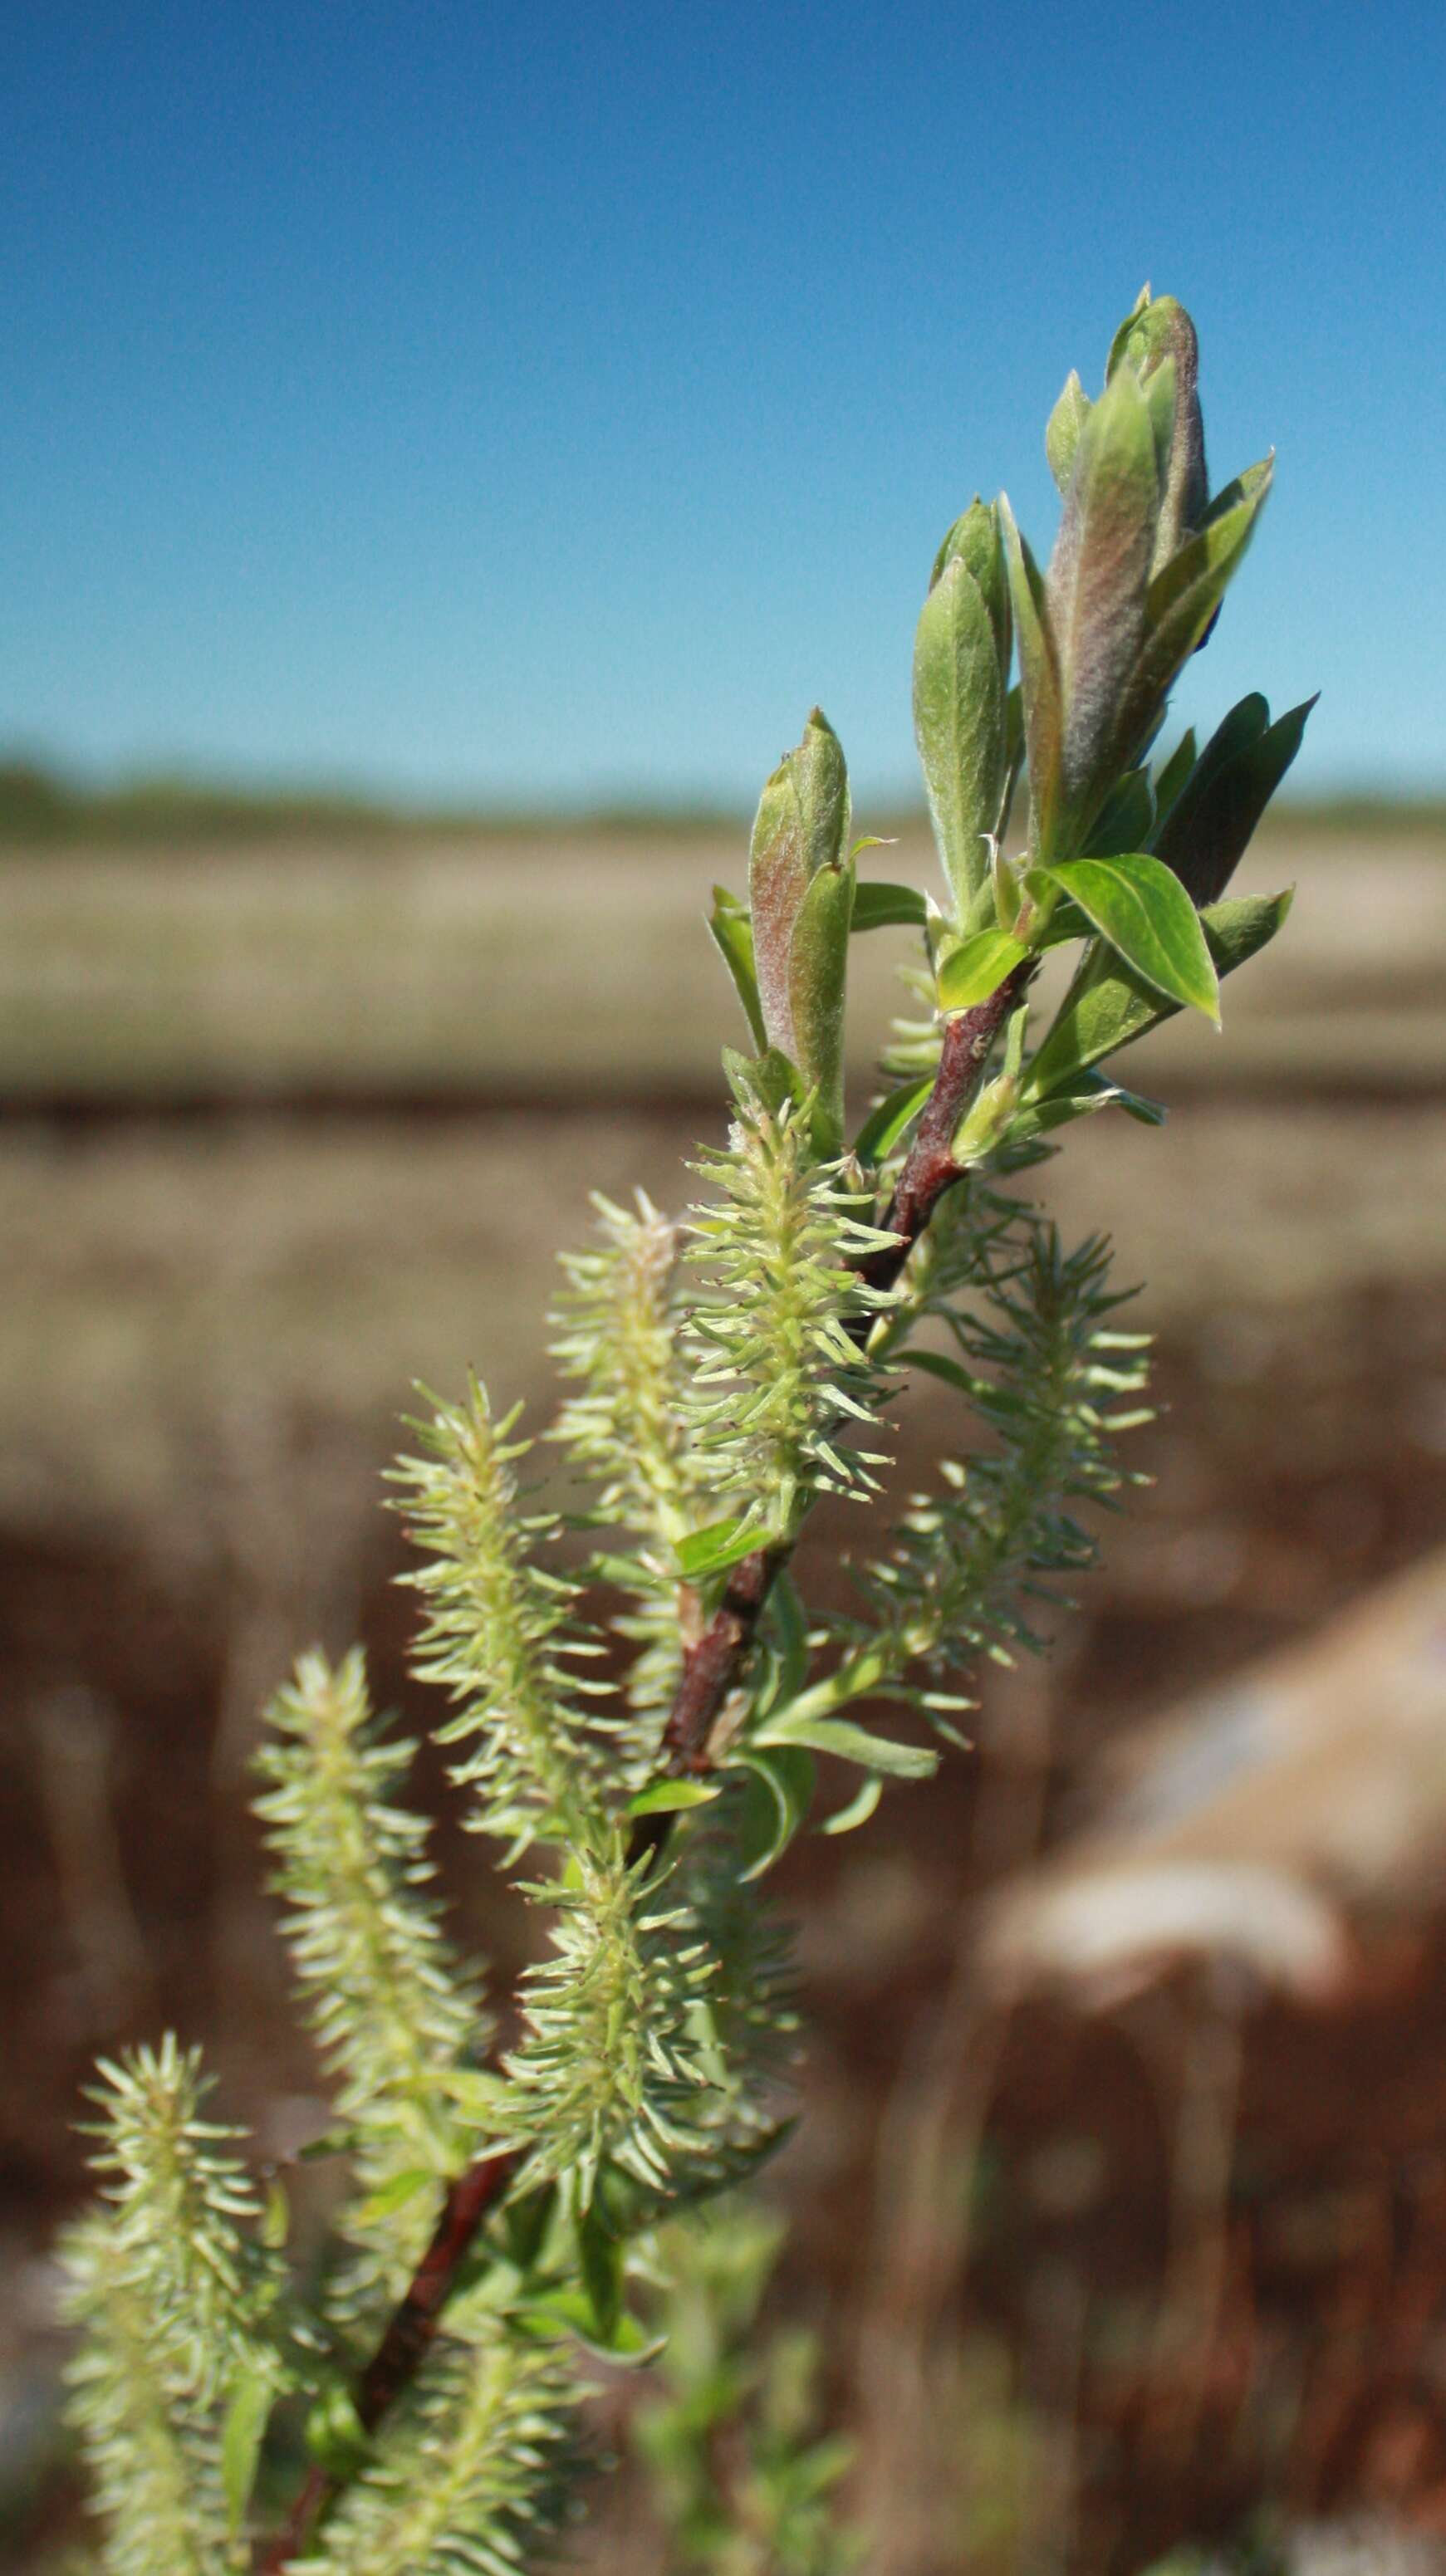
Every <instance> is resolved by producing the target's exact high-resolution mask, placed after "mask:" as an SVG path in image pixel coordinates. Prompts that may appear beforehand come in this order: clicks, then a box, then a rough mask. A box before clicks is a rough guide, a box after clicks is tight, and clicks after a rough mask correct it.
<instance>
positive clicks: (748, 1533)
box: [676, 1512, 764, 1583]
mask: <svg viewBox="0 0 1446 2576" xmlns="http://www.w3.org/2000/svg"><path fill="white" fill-rule="evenodd" d="M763 1541H764V1533H763V1531H762V1530H761V1529H760V1527H759V1525H758V1523H757V1521H756V1520H750V1519H749V1518H748V1517H747V1516H746V1515H745V1514H741V1513H738V1512H732V1513H730V1514H729V1516H728V1518H727V1520H723V1521H710V1522H709V1523H708V1525H707V1528H706V1529H698V1530H690V1532H689V1534H688V1536H687V1537H686V1538H685V1539H682V1540H680V1542H679V1544H678V1548H677V1551H676V1553H677V1559H678V1571H679V1573H680V1574H681V1575H682V1576H683V1578H684V1580H685V1582H688V1583H696V1582H698V1581H699V1579H700V1578H701V1577H702V1576H703V1575H705V1574H722V1573H723V1572H724V1570H725V1568H726V1567H728V1566H730V1565H738V1564H740V1563H741V1562H742V1560H743V1558H744V1557H745V1556H751V1555H752V1554H753V1551H754V1549H755V1548H757V1547H761V1546H762V1545H763Z"/></svg>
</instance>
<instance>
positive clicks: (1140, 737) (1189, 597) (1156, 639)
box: [1110, 457, 1274, 764]
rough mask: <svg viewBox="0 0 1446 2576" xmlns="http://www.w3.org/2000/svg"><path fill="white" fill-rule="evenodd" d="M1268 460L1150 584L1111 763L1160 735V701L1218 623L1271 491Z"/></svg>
mask: <svg viewBox="0 0 1446 2576" xmlns="http://www.w3.org/2000/svg"><path fill="white" fill-rule="evenodd" d="M1273 470H1274V469H1273V466H1272V462H1271V460H1270V459H1269V458H1268V457H1267V458H1266V459H1265V460H1264V462H1263V463H1262V464H1260V465H1253V466H1251V467H1250V469H1249V471H1248V472H1247V473H1245V474H1243V475H1242V476H1241V477H1240V479H1239V481H1238V482H1237V483H1233V484H1231V485H1230V486H1229V487H1228V489H1227V490H1226V491H1224V492H1222V493H1221V494H1220V495H1219V497H1218V498H1217V499H1216V500H1215V501H1214V502H1212V504H1211V508H1210V515H1209V517H1208V519H1207V520H1206V523H1205V525H1204V527H1203V528H1202V529H1201V530H1200V532H1199V534H1198V536H1194V537H1192V538H1191V539H1190V540H1189V543H1188V544H1187V545H1184V546H1182V547H1181V549H1180V551H1179V553H1178V554H1176V555H1174V556H1173V557H1172V558H1171V560H1170V561H1169V563H1167V564H1166V565H1165V566H1164V568H1163V570H1162V571H1160V572H1158V573H1156V574H1155V576H1154V579H1153V580H1152V581H1151V583H1150V588H1149V594H1148V597H1147V599H1146V602H1145V636H1144V641H1143V643H1142V645H1141V647H1140V652H1139V655H1138V658H1137V660H1136V663H1135V666H1134V669H1133V670H1132V672H1131V674H1130V677H1129V682H1128V685H1127V687H1126V688H1125V690H1124V692H1123V695H1122V697H1121V700H1120V705H1119V710H1118V716H1117V721H1116V725H1115V731H1114V735H1113V739H1112V743H1111V747H1110V758H1111V759H1112V760H1113V761H1115V762H1116V763H1119V764H1123V763H1126V762H1129V761H1132V760H1133V759H1134V758H1135V757H1136V756H1137V753H1138V751H1139V750H1140V748H1141V747H1142V745H1143V744H1144V743H1145V742H1146V741H1147V740H1148V739H1149V736H1150V734H1151V732H1152V731H1153V730H1154V729H1155V728H1157V727H1158V725H1159V721H1160V715H1161V710H1162V708H1163V704H1164V701H1165V699H1166V697H1167V696H1168V694H1169V692H1170V690H1171V688H1172V687H1173V686H1174V683H1175V681H1176V679H1177V677H1178V676H1179V673H1180V672H1181V670H1182V669H1183V668H1184V665H1185V664H1186V662H1187V661H1188V660H1189V658H1190V656H1191V654H1192V653H1193V652H1194V651H1195V650H1196V648H1197V646H1198V645H1200V644H1201V643H1202V642H1203V641H1204V639H1205V636H1206V634H1207V632H1208V630H1209V628H1210V626H1211V624H1212V622H1213V620H1214V618H1215V616H1216V613H1217V611H1218V609H1219V606H1220V602H1221V600H1222V599H1223V598H1224V596H1225V592H1226V589H1227V587H1228V586H1229V583H1230V582H1231V580H1232V579H1233V578H1234V576H1235V574H1236V573H1237V572H1238V570H1239V568H1240V565H1241V563H1242V562H1243V560H1244V556H1245V550H1246V548H1247V546H1248V545H1249V543H1250V540H1251V537H1252V536H1253V534H1254V532H1255V526H1256V522H1257V520H1258V519H1259V516H1260V513H1261V510H1262V509H1263V507H1264V505H1265V501H1266V498H1267V495H1268V494H1269V491H1270V483H1271V475H1272V472H1273Z"/></svg>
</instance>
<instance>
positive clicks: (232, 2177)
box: [91, 2031, 278, 2404]
mask: <svg viewBox="0 0 1446 2576" xmlns="http://www.w3.org/2000/svg"><path fill="white" fill-rule="evenodd" d="M98 2071H99V2073H100V2075H101V2078H102V2083H101V2084H100V2085H99V2086H97V2088H96V2090H95V2094H94V2096H93V2098H94V2099H95V2101H96V2102H97V2103H98V2104H99V2105H100V2108H101V2113H102V2119H101V2123H100V2137H101V2144H100V2146H99V2148H98V2149H97V2151H96V2153H95V2155H94V2156H93V2158H92V2160H91V2161H92V2165H93V2167H94V2170H95V2171H96V2172H97V2173H98V2174H100V2175H102V2176H103V2177H104V2178H105V2179H104V2182H103V2194H104V2197H105V2199H106V2200H107V2201H108V2202H109V2204H110V2208H111V2213H112V2214H111V2227H112V2232H113V2236H114V2241H115V2245H116V2248H117V2252H118V2255H119V2258H120V2260H121V2262H122V2263H123V2264H124V2265H125V2266H127V2267H128V2269H129V2273H130V2277H131V2278H132V2279H133V2281H134V2282H135V2284H136V2286H137V2287H138V2288H142V2289H143V2290H144V2293H145V2297H146V2302H147V2307H148V2310H149V2317H150V2324H149V2331H150V2334H151V2336H152V2338H153V2340H154V2343H155V2347H156V2349H157V2351H158V2352H159V2351H164V2353H165V2355H166V2357H167V2367H168V2370H169V2372H170V2374H171V2377H172V2379H173V2380H174V2382H175V2384H176V2385H177V2386H178V2387H183V2388H185V2389H186V2390H187V2391H189V2392H190V2393H191V2394H193V2395H194V2396H195V2397H196V2398H197V2399H198V2400H199V2401H200V2402H201V2403H202V2404H206V2403H209V2402H210V2400H211V2399H212V2398H213V2397H214V2396H215V2394H216V2392H217V2390H218V2389H219V2388H220V2387H221V2386H222V2384H223V2383H224V2381H225V2380H226V2379H227V2377H228V2376H229V2375H230V2373H231V2372H232V2371H233V2370H234V2369H235V2368H236V2367H237V2366H238V2365H242V2364H247V2363H250V2362H252V2361H254V2359H255V2358H256V2354H257V2349H258V2336H259V2335H260V2333H261V2331H262V2328H263V2323H264V2319H265V2317H266V2315H267V2312H268V2310H269V2309H270V2308H271V2307H272V2305H273V2304H274V2301H275V2296H276V2291H277V2287H278V2272H277V2266H276V2264H275V2262H274V2260H273V2259H272V2258H271V2257H270V2256H269V2255H267V2254H266V2253H265V2252H264V2251H263V2250H262V2248H261V2247H260V2245H259V2244H258V2242H257V2241H256V2239H255V2237H254V2236H253V2234H252V2233H251V2232H250V2231H251V2229H252V2227H253V2225H254V2222H255V2221H256V2219H257V2218H258V2216H259V2201H258V2196H257V2192H256V2187H255V2185H254V2183H253V2182H252V2180H251V2178H250V2176H249V2174H247V2173H246V2171H245V2169H244V2167H243V2166H242V2165H240V2164H239V2163H238V2162H237V2160H236V2158H235V2157H234V2156H233V2155H230V2154H228V2153H227V2151H226V2150H227V2144H228V2142H229V2141H230V2140H232V2139H234V2138H237V2137H239V2136H240V2134H241V2132H240V2131H239V2130H236V2129H231V2128H226V2127H224V2126H221V2125H220V2124H218V2123H217V2122H215V2121H213V2120H206V2119H203V2118H202V2116H201V2105H202V2103H203V2101H204V2099H205V2096H206V2094H207V2093H208V2092H209V2090H210V2082H209V2080H208V2079H207V2078H205V2077H204V2076H203V2075H202V2073H201V2054H200V2050H199V2049H183V2048H181V2046H180V2045H179V2043H178V2041H177V2040H176V2038H175V2037H174V2035H173V2034H172V2033H171V2032H169V2031H168V2032H167V2034H166V2036H165V2038H164V2039H163V2040H162V2042H161V2044H160V2046H159V2048H154V2049H152V2048H137V2049H134V2050H132V2051H131V2052H130V2053H129V2054H128V2055H127V2056H125V2057H123V2058H121V2059H120V2060H118V2061H116V2062H114V2063H112V2062H110V2061H108V2060H102V2062H101V2065H100V2068H99V2070H98Z"/></svg>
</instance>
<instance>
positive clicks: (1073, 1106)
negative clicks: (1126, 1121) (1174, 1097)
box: [1009, 1072, 1167, 1144]
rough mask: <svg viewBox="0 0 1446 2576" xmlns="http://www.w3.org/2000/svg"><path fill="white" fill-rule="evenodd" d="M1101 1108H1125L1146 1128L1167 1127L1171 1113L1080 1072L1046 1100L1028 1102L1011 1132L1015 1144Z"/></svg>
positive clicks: (1094, 1075) (1101, 1078)
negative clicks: (1167, 1117)
mask: <svg viewBox="0 0 1446 2576" xmlns="http://www.w3.org/2000/svg"><path fill="white" fill-rule="evenodd" d="M1097 1109H1122V1110H1123V1111H1124V1113H1125V1115H1126V1117H1127V1118H1133V1119H1135V1120H1136V1121H1137V1122H1138V1123H1139V1125H1140V1126H1142V1127H1163V1126H1164V1124H1165V1118H1166V1114H1167V1113H1166V1112H1165V1110H1164V1109H1163V1108H1162V1107H1161V1105H1160V1103H1159V1101H1157V1100H1147V1099H1146V1098H1145V1097H1144V1096H1143V1094H1142V1093H1140V1092H1138V1091H1126V1090H1125V1088H1124V1086H1123V1084H1121V1083H1118V1082H1110V1081H1108V1080H1107V1079H1106V1077H1105V1076H1104V1075H1103V1074H1101V1073H1094V1072H1090V1073H1079V1074H1076V1075H1074V1077H1073V1078H1072V1080H1071V1081H1070V1082H1068V1083H1066V1084H1064V1085H1062V1086H1061V1088H1060V1089H1059V1090H1058V1091H1051V1092H1048V1093H1046V1095H1045V1097H1044V1098H1043V1099H1042V1100H1030V1101H1027V1102H1026V1103H1025V1105H1024V1107H1023V1108H1022V1109H1021V1111H1020V1113H1019V1116H1018V1118H1017V1119H1016V1120H1015V1122H1014V1125H1013V1126H1012V1127H1011V1129H1010V1131H1009V1132H1010V1139H1011V1142H1013V1143H1016V1144H1017V1143H1020V1142H1022V1141H1025V1140H1027V1139H1028V1138H1029V1137H1031V1136H1047V1135H1049V1134H1051V1133H1052V1131H1053V1130H1054V1129H1055V1128H1057V1127H1068V1126H1070V1125H1072V1124H1073V1122H1074V1120H1075V1119H1076V1118H1089V1117H1091V1116H1093V1114H1094V1112H1095V1111H1096V1110H1097Z"/></svg>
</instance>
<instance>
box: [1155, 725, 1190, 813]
mask: <svg viewBox="0 0 1446 2576" xmlns="http://www.w3.org/2000/svg"><path fill="white" fill-rule="evenodd" d="M1194 766H1195V730H1194V727H1193V726H1192V725H1187V726H1186V728H1185V731H1184V732H1183V733H1182V734H1181V736H1180V739H1179V741H1178V742H1177V743H1176V745H1175V748H1174V750H1173V751H1172V752H1171V754H1170V757H1169V759H1168V760H1167V761H1166V762H1165V763H1164V766H1163V767H1162V768H1161V769H1160V770H1159V772H1158V773H1157V775H1156V778H1155V811H1156V813H1157V814H1158V815H1160V816H1161V817H1162V818H1163V817H1164V816H1165V815H1167V814H1168V813H1169V811H1170V808H1171V806H1172V805H1173V804H1174V802H1175V799H1176V797H1177V796H1178V795H1179V793H1180V790H1181V788H1182V787H1183V786H1184V784H1185V781H1186V779H1187V778H1188V777H1189V775H1190V772H1191V770H1192V769H1193V768H1194Z"/></svg>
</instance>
